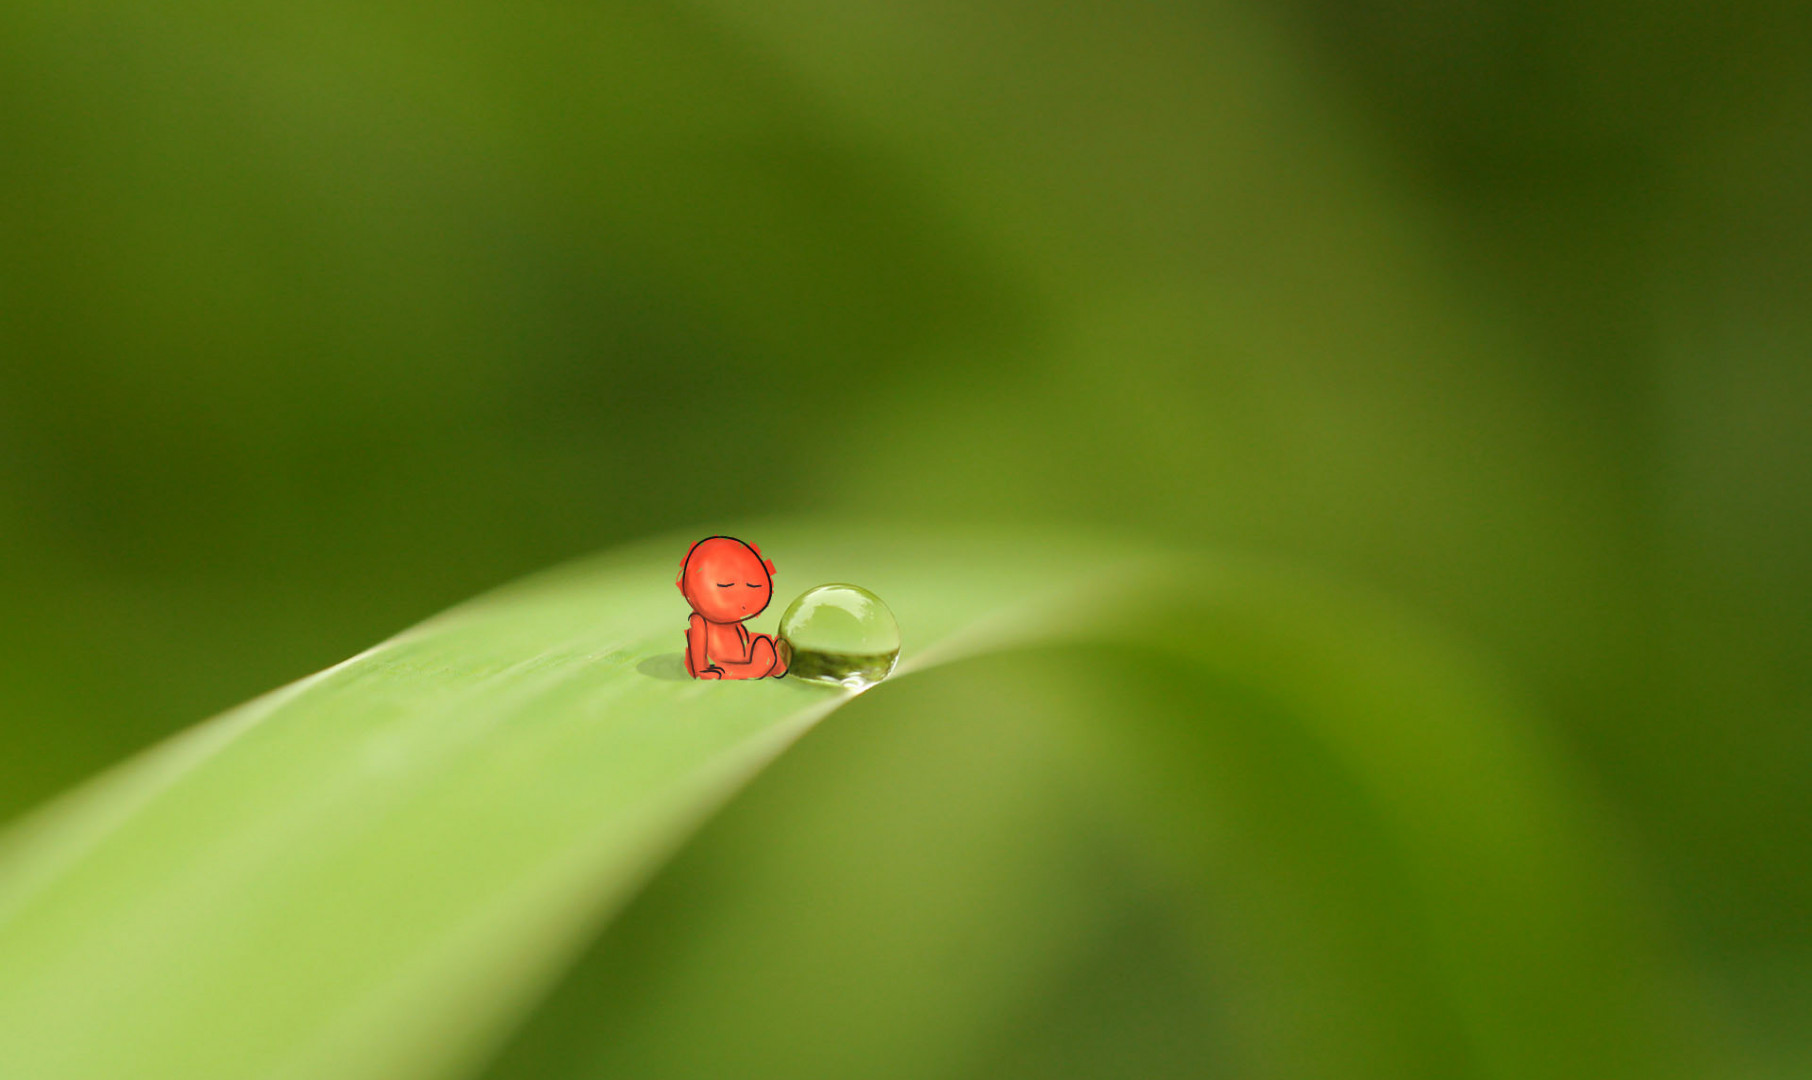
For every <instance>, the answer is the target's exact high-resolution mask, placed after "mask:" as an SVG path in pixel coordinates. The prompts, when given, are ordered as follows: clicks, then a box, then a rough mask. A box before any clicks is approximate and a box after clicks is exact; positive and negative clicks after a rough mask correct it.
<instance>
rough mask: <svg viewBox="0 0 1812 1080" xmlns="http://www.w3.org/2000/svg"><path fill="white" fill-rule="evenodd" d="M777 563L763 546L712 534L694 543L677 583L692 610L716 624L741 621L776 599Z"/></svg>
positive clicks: (681, 564) (683, 563)
mask: <svg viewBox="0 0 1812 1080" xmlns="http://www.w3.org/2000/svg"><path fill="white" fill-rule="evenodd" d="M773 574H774V564H773V563H771V562H768V561H767V560H766V559H763V558H762V557H761V549H760V548H758V547H756V546H755V545H753V544H745V543H743V542H742V541H741V540H737V539H735V538H734V537H729V536H709V537H706V538H705V539H703V540H700V541H699V542H698V543H696V544H693V545H692V549H691V550H690V551H687V552H686V558H685V561H683V562H681V563H680V575H679V580H678V581H676V582H674V584H676V585H678V586H679V590H680V592H682V593H684V594H685V596H686V603H688V604H691V605H692V610H693V611H696V612H698V613H699V614H700V615H703V616H704V617H705V618H707V619H709V620H710V621H712V622H715V623H733V622H741V621H743V620H744V619H748V618H752V617H754V616H756V615H759V614H761V610H762V609H763V608H765V607H767V606H768V601H769V600H772V599H773V598H774V579H773Z"/></svg>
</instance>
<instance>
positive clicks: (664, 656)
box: [635, 652, 691, 682]
mask: <svg viewBox="0 0 1812 1080" xmlns="http://www.w3.org/2000/svg"><path fill="white" fill-rule="evenodd" d="M635 669H636V670H637V671H639V672H641V673H642V674H643V675H646V676H648V677H649V678H651V679H662V680H664V681H666V682H685V681H686V680H687V679H689V678H691V676H690V675H688V674H687V673H686V654H685V653H676V652H664V653H661V654H660V655H659V656H650V657H649V658H648V659H646V660H644V661H642V662H641V663H639V664H637V665H636V666H635Z"/></svg>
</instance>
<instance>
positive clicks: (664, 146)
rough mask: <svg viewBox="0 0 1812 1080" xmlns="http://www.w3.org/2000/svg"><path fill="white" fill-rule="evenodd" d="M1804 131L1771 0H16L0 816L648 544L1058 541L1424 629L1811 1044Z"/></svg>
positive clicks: (1707, 980) (1746, 1004)
mask: <svg viewBox="0 0 1812 1080" xmlns="http://www.w3.org/2000/svg"><path fill="white" fill-rule="evenodd" d="M1809 115H1812V18H1809V17H1808V14H1807V12H1806V10H1805V9H1804V8H1803V6H1800V5H1792V4H1788V3H1786V2H1784V0H1782V2H1770V0H1755V2H1743V3H1738V4H1709V3H1697V4H1693V3H1686V2H1663V3H1659V4H1656V3H1640V4H1638V3H1634V2H1629V0H1586V2H1583V3H1570V4H1562V3H1559V2H1556V0H1537V2H1533V3H1511V2H1509V0H1476V2H1471V3H1463V4H1454V5H1447V6H1445V7H1431V6H1429V5H1422V4H1408V3H1399V2H1396V0H1365V2H1362V3H1359V4H1352V5H1335V4H1323V3H1320V2H1318V0H1294V2H1292V0H1264V2H1258V3H1218V2H1214V3H1207V4H1200V5H1183V4H1172V3H1158V2H1137V3H1132V4H1105V3H1096V4H1081V5H1037V4H1030V3H1018V2H1013V0H998V2H993V0H982V2H979V3H978V2H970V3H963V4H955V3H945V2H942V0H928V2H922V3H918V4H913V5H908V6H892V5H871V4H863V3H857V4H815V3H805V2H796V0H775V2H773V3H768V4H764V5H739V4H728V3H714V2H709V0H700V2H694V3H685V4H668V3H655V4H636V5H629V4H614V5H603V6H593V5H581V4H568V3H549V2H530V3H524V4H515V5H503V4H494V5H481V4H472V3H454V4H439V5H430V4H407V3H394V2H382V3H360V4H352V3H333V2H326V3H317V4H311V5H301V6H290V7H282V6H272V7H269V8H266V7H263V6H253V7H250V8H247V7H246V6H244V5H236V4H227V3H210V2H203V0H186V2H182V3H176V4H169V5H162V6H157V7H151V6H139V5H124V4H121V5H107V4H67V3H50V2H48V0H17V2H15V3H11V4H8V5H7V6H6V7H5V9H4V11H3V12H0V251H3V252H4V259H0V647H3V650H4V651H3V652H0V656H4V661H3V662H0V671H4V673H5V677H4V679H3V680H0V687H3V689H0V744H3V745H4V747H5V753H4V754H0V816H6V817H10V816H13V815H16V814H18V813H19V812H22V811H23V810H25V809H27V808H28V807H30V806H31V805H33V804H34V803H37V802H39V801H41V800H43V799H45V798H47V797H48V796H50V795H52V794H54V793H55V792H56V791H58V790H60V789H62V788H64V787H66V786H68V785H70V784H71V783H73V782H75V781H77V780H79V779H81V778H83V777H84V776H87V775H90V774H92V773H93V772H95V771H96V770H98V769H100V768H101V767H103V766H105V765H106V764H108V763H110V762H112V761H115V760H117V759H119V758H120V757H122V756H124V755H126V754H128V753H130V752H131V751H133V750H135V749H138V748H140V747H142V746H145V745H147V744H148V743H150V742H152V741H154V740H155V739H157V738H159V737H160V736H162V735H165V734H167V733H169V732H171V731H174V730H176V729H178V728H180V727H182V726H184V725H186V724H188V723H190V722H193V721H194V720H196V719H199V718H201V717H203V716H205V715H208V714H210V713H212V712H215V711H217V710H219V709H221V708H224V707H226V706H228V705H231V704H233V703H235V702H237V701H239V700H242V699H244V698H247V697H249V696H251V695H253V694H256V693H258V692H260V691H262V690H265V689H268V688H270V687H271V686H273V685H276V684H278V683H280V682H284V681H286V680H289V679H292V678H295V677H298V676H301V675H303V674H306V673H308V672H310V671H312V670H315V669H318V668H320V667H322V666H325V665H326V664H329V663H331V662H333V661H335V660H338V659H340V658H342V657H344V656H346V655H348V654H350V653H352V652H354V651H356V650H358V649H359V648H361V647H363V646H365V645H368V644H370V643H372V642H373V641H376V640H378V639H379V638H382V637H384V636H386V635H388V634H389V633H392V632H394V631H396V630H398V629H401V628H402V627H404V626H407V625H409V624H410V623H412V622H414V621H416V620H418V619H420V618H421V617H423V616H425V615H427V614H430V613H432V612H433V611H435V610H437V609H439V608H441V607H443V606H445V605H447V604H449V603H451V602H454V601H457V600H459V599H462V598H464V597H466V596H468V595H470V594H472V593H473V592H475V591H478V590H480V589H483V588H485V587H487V586H490V585H493V584H496V583H499V582H501V581H504V580H507V579H509V578H511V577H513V576H516V575H518V574H521V573H524V572H527V571H529V570H533V569H536V568H538V567H541V566H543V565H545V564H547V563H549V562H551V561H554V560H558V559H562V558H566V557H569V556H574V555H578V554H581V553H584V552H586V551H590V550H593V549H596V548H599V547H604V546H608V545H610V544H613V543H616V542H619V541H624V540H628V539H631V538H634V537H638V536H641V535H644V534H647V533H650V532H654V531H658V530H664V529H669V528H675V527H683V526H696V527H697V528H699V529H700V530H706V531H708V530H710V529H712V528H713V527H714V523H715V522H719V521H723V520H726V519H728V518H731V517H733V516H735V517H741V516H746V515H750V514H783V513H794V512H811V513H817V514H822V515H827V516H834V517H851V518H864V519H868V518H881V519H888V518H900V519H906V518H911V519H915V520H934V521H936V520H949V521H952V522H957V521H970V520H990V519H995V520H999V519H1004V520H1010V521H1014V522H1022V523H1023V522H1030V523H1035V524H1043V523H1048V524H1049V525H1050V526H1051V527H1053V528H1059V527H1062V526H1063V525H1065V524H1075V523H1080V524H1088V525H1109V526H1113V527H1116V528H1118V529H1121V530H1124V531H1127V532H1132V533H1135V534H1139V535H1143V536H1148V537H1152V538H1155V539H1158V540H1161V541H1164V542H1167V543H1171V544H1175V545H1179V546H1185V547H1202V548H1205V549H1209V550H1221V549H1232V550H1241V551H1249V552H1256V553H1259V554H1261V555H1263V556H1264V557H1266V558H1274V559H1277V560H1281V561H1286V562H1291V563H1295V564H1298V565H1303V566H1307V567H1311V568H1313V569H1314V570H1316V571H1317V572H1321V573H1325V574H1328V575H1331V576H1334V577H1338V578H1344V579H1347V580H1351V581H1355V582H1359V583H1362V584H1363V585H1365V586H1367V587H1370V588H1373V589H1376V590H1379V591H1381V592H1384V593H1386V594H1389V595H1391V596H1393V597H1395V598H1397V599H1398V600H1399V601H1400V602H1401V603H1403V604H1404V605H1406V606H1407V607H1410V608H1412V609H1415V610H1419V611H1420V612H1422V613H1424V614H1425V615H1427V616H1429V617H1430V618H1431V619H1432V620H1433V621H1434V622H1436V623H1437V624H1439V625H1442V626H1444V627H1445V628H1447V630H1448V631H1450V632H1451V634H1452V635H1453V636H1454V637H1455V639H1457V640H1459V641H1462V642H1465V643H1467V645H1468V647H1469V648H1471V649H1472V650H1474V652H1475V654H1476V655H1477V656H1478V657H1480V658H1481V659H1482V661H1483V663H1485V664H1486V665H1488V666H1489V667H1490V668H1491V669H1492V670H1494V671H1496V672H1498V673H1499V675H1500V676H1501V677H1502V678H1504V679H1505V680H1507V681H1508V682H1509V683H1510V684H1511V685H1513V686H1514V687H1516V688H1517V691H1518V692H1519V693H1521V694H1522V695H1524V697H1525V700H1526V702H1527V703H1528V704H1529V705H1530V706H1531V707H1532V711H1533V713H1534V715H1537V716H1539V717H1541V722H1542V723H1544V724H1546V725H1548V727H1547V729H1545V730H1544V731H1543V732H1542V733H1541V737H1543V738H1547V739H1551V740H1553V742H1554V744H1555V745H1556V746H1558V747H1560V748H1561V749H1562V751H1563V752H1564V755H1565V757H1566V758H1567V760H1568V767H1569V768H1574V769H1576V770H1577V773H1578V776H1579V777H1580V778H1581V779H1582V783H1583V785H1584V787H1585V788H1586V789H1587V790H1589V791H1590V792H1592V797H1593V798H1594V799H1595V800H1597V801H1599V802H1601V803H1602V809H1603V812H1604V814H1605V816H1606V818H1607V819H1608V821H1609V822H1610V823H1611V830H1612V832H1613V833H1614V836H1615V838H1616V843H1617V853H1618V855H1619V856H1620V857H1622V858H1624V859H1626V860H1627V862H1628V865H1629V870H1630V873H1631V874H1632V876H1633V878H1634V879H1635V880H1638V881H1640V882H1641V883H1642V886H1643V888H1645V889H1648V890H1651V891H1652V894H1653V897H1654V899H1655V901H1656V903H1657V905H1658V907H1659V909H1660V910H1661V911H1662V912H1663V913H1664V918H1665V922H1666V927H1667V929H1666V931H1665V933H1667V934H1670V935H1677V936H1678V938H1679V939H1680V941H1681V942H1683V944H1684V949H1685V952H1686V954H1687V955H1688V956H1689V957H1690V963H1691V966H1692V971H1693V975H1694V979H1695V980H1696V982H1695V987H1696V988H1695V991H1694V995H1693V1000H1694V1001H1696V1002H1699V1003H1700V1004H1701V1005H1702V1006H1703V1007H1705V1008H1707V1009H1710V1010H1712V1011H1714V1012H1715V1013H1716V1014H1717V1017H1716V1023H1717V1024H1718V1025H1721V1026H1726V1027H1728V1029H1729V1030H1730V1031H1731V1032H1732V1041H1733V1045H1736V1046H1739V1047H1741V1048H1742V1049H1741V1055H1742V1061H1743V1062H1744V1063H1745V1064H1744V1065H1743V1066H1742V1068H1743V1069H1745V1070H1749V1071H1748V1072H1744V1073H1743V1074H1744V1075H1790V1074H1792V1072H1793V1071H1794V1070H1796V1069H1799V1068H1812V1035H1808V1031H1812V1023H1808V1019H1807V1018H1808V1016H1812V919H1807V918H1806V917H1805V913H1806V912H1807V911H1812V862H1809V861H1808V860H1807V858H1806V855H1805V853H1806V849H1807V845H1808V843H1809V842H1812V783H1809V782H1808V777H1809V775H1812V774H1809V770H1812V726H1809V721H1812V709H1809V708H1808V706H1809V704H1812V663H1808V662H1807V658H1808V656H1812V527H1809V526H1812V497H1809V496H1812V452H1809V451H1812V445H1809V444H1812V435H1809V431H1812V423H1809V422H1808V418H1812V364H1809V363H1808V362H1807V359H1808V357H1812V304H1809V303H1808V302H1807V301H1808V296H1812V125H1809V124H1808V123H1807V122H1806V118H1807V117H1808V116H1809ZM751 539H755V540H757V541H759V540H760V537H751ZM769 554H770V555H772V556H773V557H774V558H775V561H776V562H777V563H778V564H779V567H780V572H781V583H782V586H783V588H782V592H785V591H786V590H787V588H789V587H790V586H788V585H787V582H786V578H785V572H786V555H785V552H782V551H770V552H769ZM675 557H676V559H677V557H678V553H677V552H676V556H675ZM807 584H810V583H808V582H802V581H801V582H792V583H791V585H795V586H799V587H804V586H805V585H807Z"/></svg>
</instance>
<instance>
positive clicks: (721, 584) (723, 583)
mask: <svg viewBox="0 0 1812 1080" xmlns="http://www.w3.org/2000/svg"><path fill="white" fill-rule="evenodd" d="M734 584H736V583H735V582H734V581H720V582H718V583H717V587H718V588H720V589H727V588H729V587H730V586H732V585H734Z"/></svg>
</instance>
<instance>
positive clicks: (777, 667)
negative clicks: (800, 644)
mask: <svg viewBox="0 0 1812 1080" xmlns="http://www.w3.org/2000/svg"><path fill="white" fill-rule="evenodd" d="M761 640H762V641H763V642H765V643H766V644H767V645H768V646H769V647H771V648H772V649H773V650H774V666H773V668H772V669H770V670H769V671H768V677H769V678H773V679H778V678H780V677H781V676H782V675H785V674H786V669H787V667H788V665H787V662H786V660H787V651H788V650H787V648H786V646H784V645H782V644H781V643H780V639H779V638H770V637H768V636H767V635H766V634H763V635H761Z"/></svg>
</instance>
